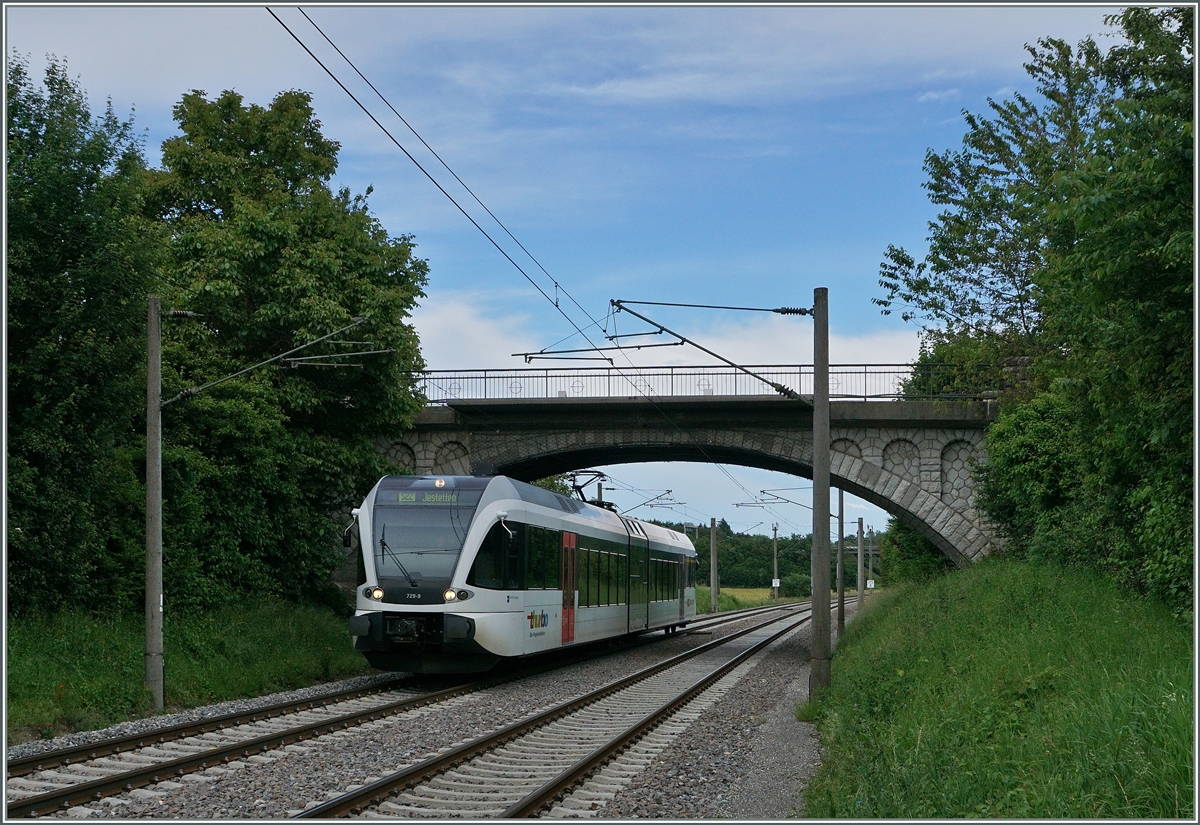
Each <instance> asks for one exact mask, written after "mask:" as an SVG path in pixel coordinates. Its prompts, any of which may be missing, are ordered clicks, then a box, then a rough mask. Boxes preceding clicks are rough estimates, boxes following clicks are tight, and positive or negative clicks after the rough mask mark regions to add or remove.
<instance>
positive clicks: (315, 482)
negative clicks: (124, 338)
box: [148, 91, 427, 604]
mask: <svg viewBox="0 0 1200 825" xmlns="http://www.w3.org/2000/svg"><path fill="white" fill-rule="evenodd" d="M174 114H175V119H176V121H177V122H178V124H179V128H180V130H181V132H182V134H181V135H179V136H178V137H174V138H170V139H168V140H166V141H165V142H164V143H163V168H162V170H161V171H153V172H150V173H149V174H148V177H149V188H150V195H149V207H148V208H149V211H150V214H151V215H152V216H153V217H154V218H155V219H157V220H159V221H161V222H162V223H163V224H164V225H165V226H166V228H167V229H168V231H169V233H170V239H171V240H170V261H169V267H170V271H171V272H172V275H173V280H172V282H171V283H169V284H168V283H163V284H160V287H161V288H162V289H163V292H164V299H165V303H166V304H167V305H171V306H176V307H181V308H186V309H189V310H192V311H195V312H198V313H200V314H201V315H202V316H203V318H202V322H200V323H177V324H172V325H171V326H169V327H168V328H167V329H166V331H165V332H164V349H163V365H164V366H163V382H164V398H170V397H171V396H172V395H173V394H174V393H176V392H178V391H180V390H184V389H185V388H188V387H196V386H200V385H203V384H205V383H207V382H209V381H212V380H215V379H217V378H220V377H223V376H225V375H228V374H231V373H233V372H236V371H238V370H240V369H242V368H244V367H246V366H249V365H251V364H254V363H256V362H259V361H262V360H264V359H266V358H269V357H271V356H274V355H277V354H279V353H282V352H285V351H287V350H290V349H292V348H294V347H297V346H299V345H301V344H303V343H306V342H308V341H311V340H313V339H315V338H318V337H320V336H322V335H324V334H326V333H328V332H331V331H333V330H335V329H338V328H340V327H343V326H346V325H347V324H348V323H350V321H351V319H353V318H355V317H366V318H368V319H369V321H368V323H366V324H365V325H364V326H361V327H358V328H357V329H355V330H354V331H353V332H352V333H348V334H347V336H346V338H345V339H344V340H345V341H346V342H348V343H337V342H332V341H331V342H329V343H327V344H322V345H319V346H318V347H314V348H313V349H311V350H307V351H305V352H304V353H302V354H303V355H306V356H316V355H334V354H336V353H338V352H352V351H365V350H373V351H379V350H382V351H384V352H382V353H377V354H373V355H363V356H356V357H351V358H331V359H327V360H324V361H309V362H307V363H305V362H291V363H288V362H281V363H277V364H275V365H272V366H270V367H267V368H263V369H260V370H258V371H256V372H254V373H250V374H248V375H246V376H243V377H242V378H239V379H237V380H236V381H232V382H230V383H228V384H224V385H221V386H220V387H217V388H214V389H212V390H210V391H208V392H205V393H204V394H202V395H199V396H197V397H193V398H187V399H184V400H182V401H180V402H179V403H177V404H173V405H169V406H167V407H166V408H165V409H164V415H163V426H164V452H163V473H164V490H165V492H164V522H165V529H164V578H165V588H166V591H167V596H168V598H172V599H173V600H174V601H175V602H176V603H177V604H179V603H183V604H212V603H217V602H221V601H227V600H229V599H231V598H234V597H236V596H237V595H238V594H240V593H247V592H251V593H273V594H279V595H283V596H287V597H291V598H299V597H310V598H311V597H314V596H317V595H319V594H320V593H321V592H322V590H323V587H324V584H325V582H326V581H327V577H328V574H329V572H330V570H331V569H332V568H333V567H334V566H336V564H337V563H338V562H339V561H340V560H341V554H340V552H339V550H338V549H337V548H336V541H335V539H336V531H337V527H338V525H337V524H336V523H335V522H334V521H333V520H332V519H331V514H333V513H335V512H337V511H339V510H341V509H344V508H345V507H347V506H349V505H351V504H352V503H354V502H355V501H356V500H358V499H359V498H360V497H361V495H362V493H363V491H364V490H366V489H367V488H369V487H370V485H371V484H372V483H373V482H374V481H375V479H376V478H378V476H379V475H380V474H382V473H384V472H386V471H387V469H388V468H387V466H386V462H384V461H383V460H382V459H381V458H380V456H379V454H378V452H377V450H376V449H375V441H376V439H378V438H387V437H389V436H396V435H398V434H399V433H400V432H402V431H403V429H404V428H405V426H406V424H407V423H408V422H410V421H411V419H412V417H413V416H414V415H415V413H416V412H417V409H418V406H419V399H418V397H417V393H416V390H415V385H414V375H413V372H414V371H415V370H419V369H421V368H422V367H423V362H422V361H421V358H420V354H419V351H418V345H417V337H416V333H415V331H414V330H413V328H412V326H411V325H410V324H409V323H408V322H407V320H406V319H407V317H408V315H409V313H410V312H411V310H412V308H413V306H414V305H415V303H416V300H417V299H418V298H419V297H420V296H421V295H422V294H423V293H422V291H421V289H422V287H423V285H424V283H425V280H426V276H427V265H426V262H425V261H423V260H420V259H417V258H415V257H413V255H412V249H413V242H412V239H411V237H409V236H398V237H394V238H393V237H389V235H388V234H387V232H386V231H385V230H384V229H383V227H382V226H381V225H380V224H379V222H378V221H377V220H376V219H375V218H374V217H372V216H371V214H370V213H369V211H368V207H367V200H366V198H367V195H369V194H370V189H368V190H367V193H366V194H364V195H361V196H351V194H350V192H349V190H347V189H345V188H343V189H340V190H338V191H333V190H332V189H331V188H330V186H329V182H330V179H331V177H332V175H333V174H334V172H335V170H336V168H337V151H338V148H339V147H338V144H337V143H336V142H335V141H331V140H328V139H326V138H324V137H323V136H322V134H321V128H320V127H321V124H320V122H319V121H318V120H317V119H316V118H315V117H314V114H313V111H312V107H311V105H310V97H309V95H308V94H307V93H304V92H299V91H291V92H284V93H281V94H280V95H278V96H277V97H276V98H275V99H274V101H272V103H271V104H270V106H269V107H265V108H264V107H261V106H258V105H248V106H247V105H244V104H243V101H242V98H241V96H240V95H238V94H236V93H234V92H229V91H227V92H224V93H222V94H221V95H220V96H219V97H217V98H216V99H215V100H208V99H206V98H205V96H204V93H203V92H199V91H193V92H191V93H189V94H187V95H184V96H183V98H182V100H181V101H180V103H179V104H177V105H176V106H175V110H174ZM351 365H353V366H351Z"/></svg>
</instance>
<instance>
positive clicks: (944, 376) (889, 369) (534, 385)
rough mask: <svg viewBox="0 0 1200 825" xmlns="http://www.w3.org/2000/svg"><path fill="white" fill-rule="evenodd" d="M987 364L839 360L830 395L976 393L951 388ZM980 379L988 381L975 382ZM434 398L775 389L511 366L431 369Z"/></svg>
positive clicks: (789, 369)
mask: <svg viewBox="0 0 1200 825" xmlns="http://www.w3.org/2000/svg"><path fill="white" fill-rule="evenodd" d="M746 369H748V370H750V371H751V372H753V373H755V374H756V375H759V376H762V378H765V379H767V380H769V381H774V382H776V383H778V384H782V385H784V386H786V387H790V388H791V389H793V390H795V391H796V392H797V393H799V394H800V395H802V396H807V397H810V398H811V396H812V392H813V367H812V365H811V364H758V365H748V366H747V367H746ZM986 369H987V367H986V365H982V366H974V367H964V366H962V365H957V364H920V365H912V364H832V365H830V367H829V397H830V398H831V399H835V400H858V401H894V400H901V399H904V400H916V399H929V398H959V399H966V398H970V399H975V398H986V397H989V396H994V394H995V393H994V392H992V393H989V392H988V391H983V392H978V393H975V394H962V393H954V392H952V391H949V390H948V388H949V387H953V386H955V385H957V384H961V383H962V378H963V376H964V374H969V373H972V372H974V373H976V374H978V375H983V374H985V373H984V372H983V371H984V370H986ZM969 383H972V384H975V385H979V383H980V382H977V381H975V382H969ZM418 385H419V386H420V388H421V391H422V392H423V393H424V394H425V397H426V398H427V399H428V400H429V401H430V402H431V403H434V404H446V403H450V402H453V401H485V400H502V399H537V398H636V397H647V396H648V397H651V398H682V397H705V396H714V397H753V396H763V395H766V396H774V395H775V392H774V391H773V390H772V389H771V388H770V387H769V386H767V385H766V384H765V383H764V382H763V381H761V380H759V379H757V378H755V377H754V376H752V375H747V374H746V373H744V372H740V371H738V370H735V369H731V368H729V367H723V366H722V367H687V366H656V367H615V366H609V367H569V368H544V369H537V368H529V369H510V370H430V371H427V372H424V373H422V374H421V376H420V379H419V381H418Z"/></svg>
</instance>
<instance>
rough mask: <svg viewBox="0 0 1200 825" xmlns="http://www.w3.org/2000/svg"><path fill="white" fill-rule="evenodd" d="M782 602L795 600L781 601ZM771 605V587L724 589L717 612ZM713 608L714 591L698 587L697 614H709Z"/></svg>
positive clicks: (718, 598)
mask: <svg viewBox="0 0 1200 825" xmlns="http://www.w3.org/2000/svg"><path fill="white" fill-rule="evenodd" d="M780 601H781V602H790V601H795V599H780ZM770 603H771V588H769V587H722V588H721V592H720V593H718V594H717V610H718V612H720V611H724V610H742V609H743V608H747V607H758V606H760V605H764V604H770ZM711 607H712V589H711V588H708V587H702V586H697V587H696V612H697V613H709V612H711Z"/></svg>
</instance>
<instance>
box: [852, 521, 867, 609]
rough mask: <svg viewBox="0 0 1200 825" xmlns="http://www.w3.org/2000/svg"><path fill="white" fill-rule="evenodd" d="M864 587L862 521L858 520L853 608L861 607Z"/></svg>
mask: <svg viewBox="0 0 1200 825" xmlns="http://www.w3.org/2000/svg"><path fill="white" fill-rule="evenodd" d="M865 587H866V583H865V582H864V581H863V520H862V519H859V520H858V581H857V583H856V586H855V588H854V590H855V593H856V595H857V596H858V601H856V602H855V606H857V607H862V600H863V589H864V588H865Z"/></svg>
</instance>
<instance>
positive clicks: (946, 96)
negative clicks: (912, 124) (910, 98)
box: [917, 89, 960, 103]
mask: <svg viewBox="0 0 1200 825" xmlns="http://www.w3.org/2000/svg"><path fill="white" fill-rule="evenodd" d="M959 94H960V92H959V90H958V89H941V90H939V91H932V92H925V94H923V95H921V96H920V97H918V98H917V103H941V102H942V101H944V100H953V99H954V98H956V97H958V96H959Z"/></svg>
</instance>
